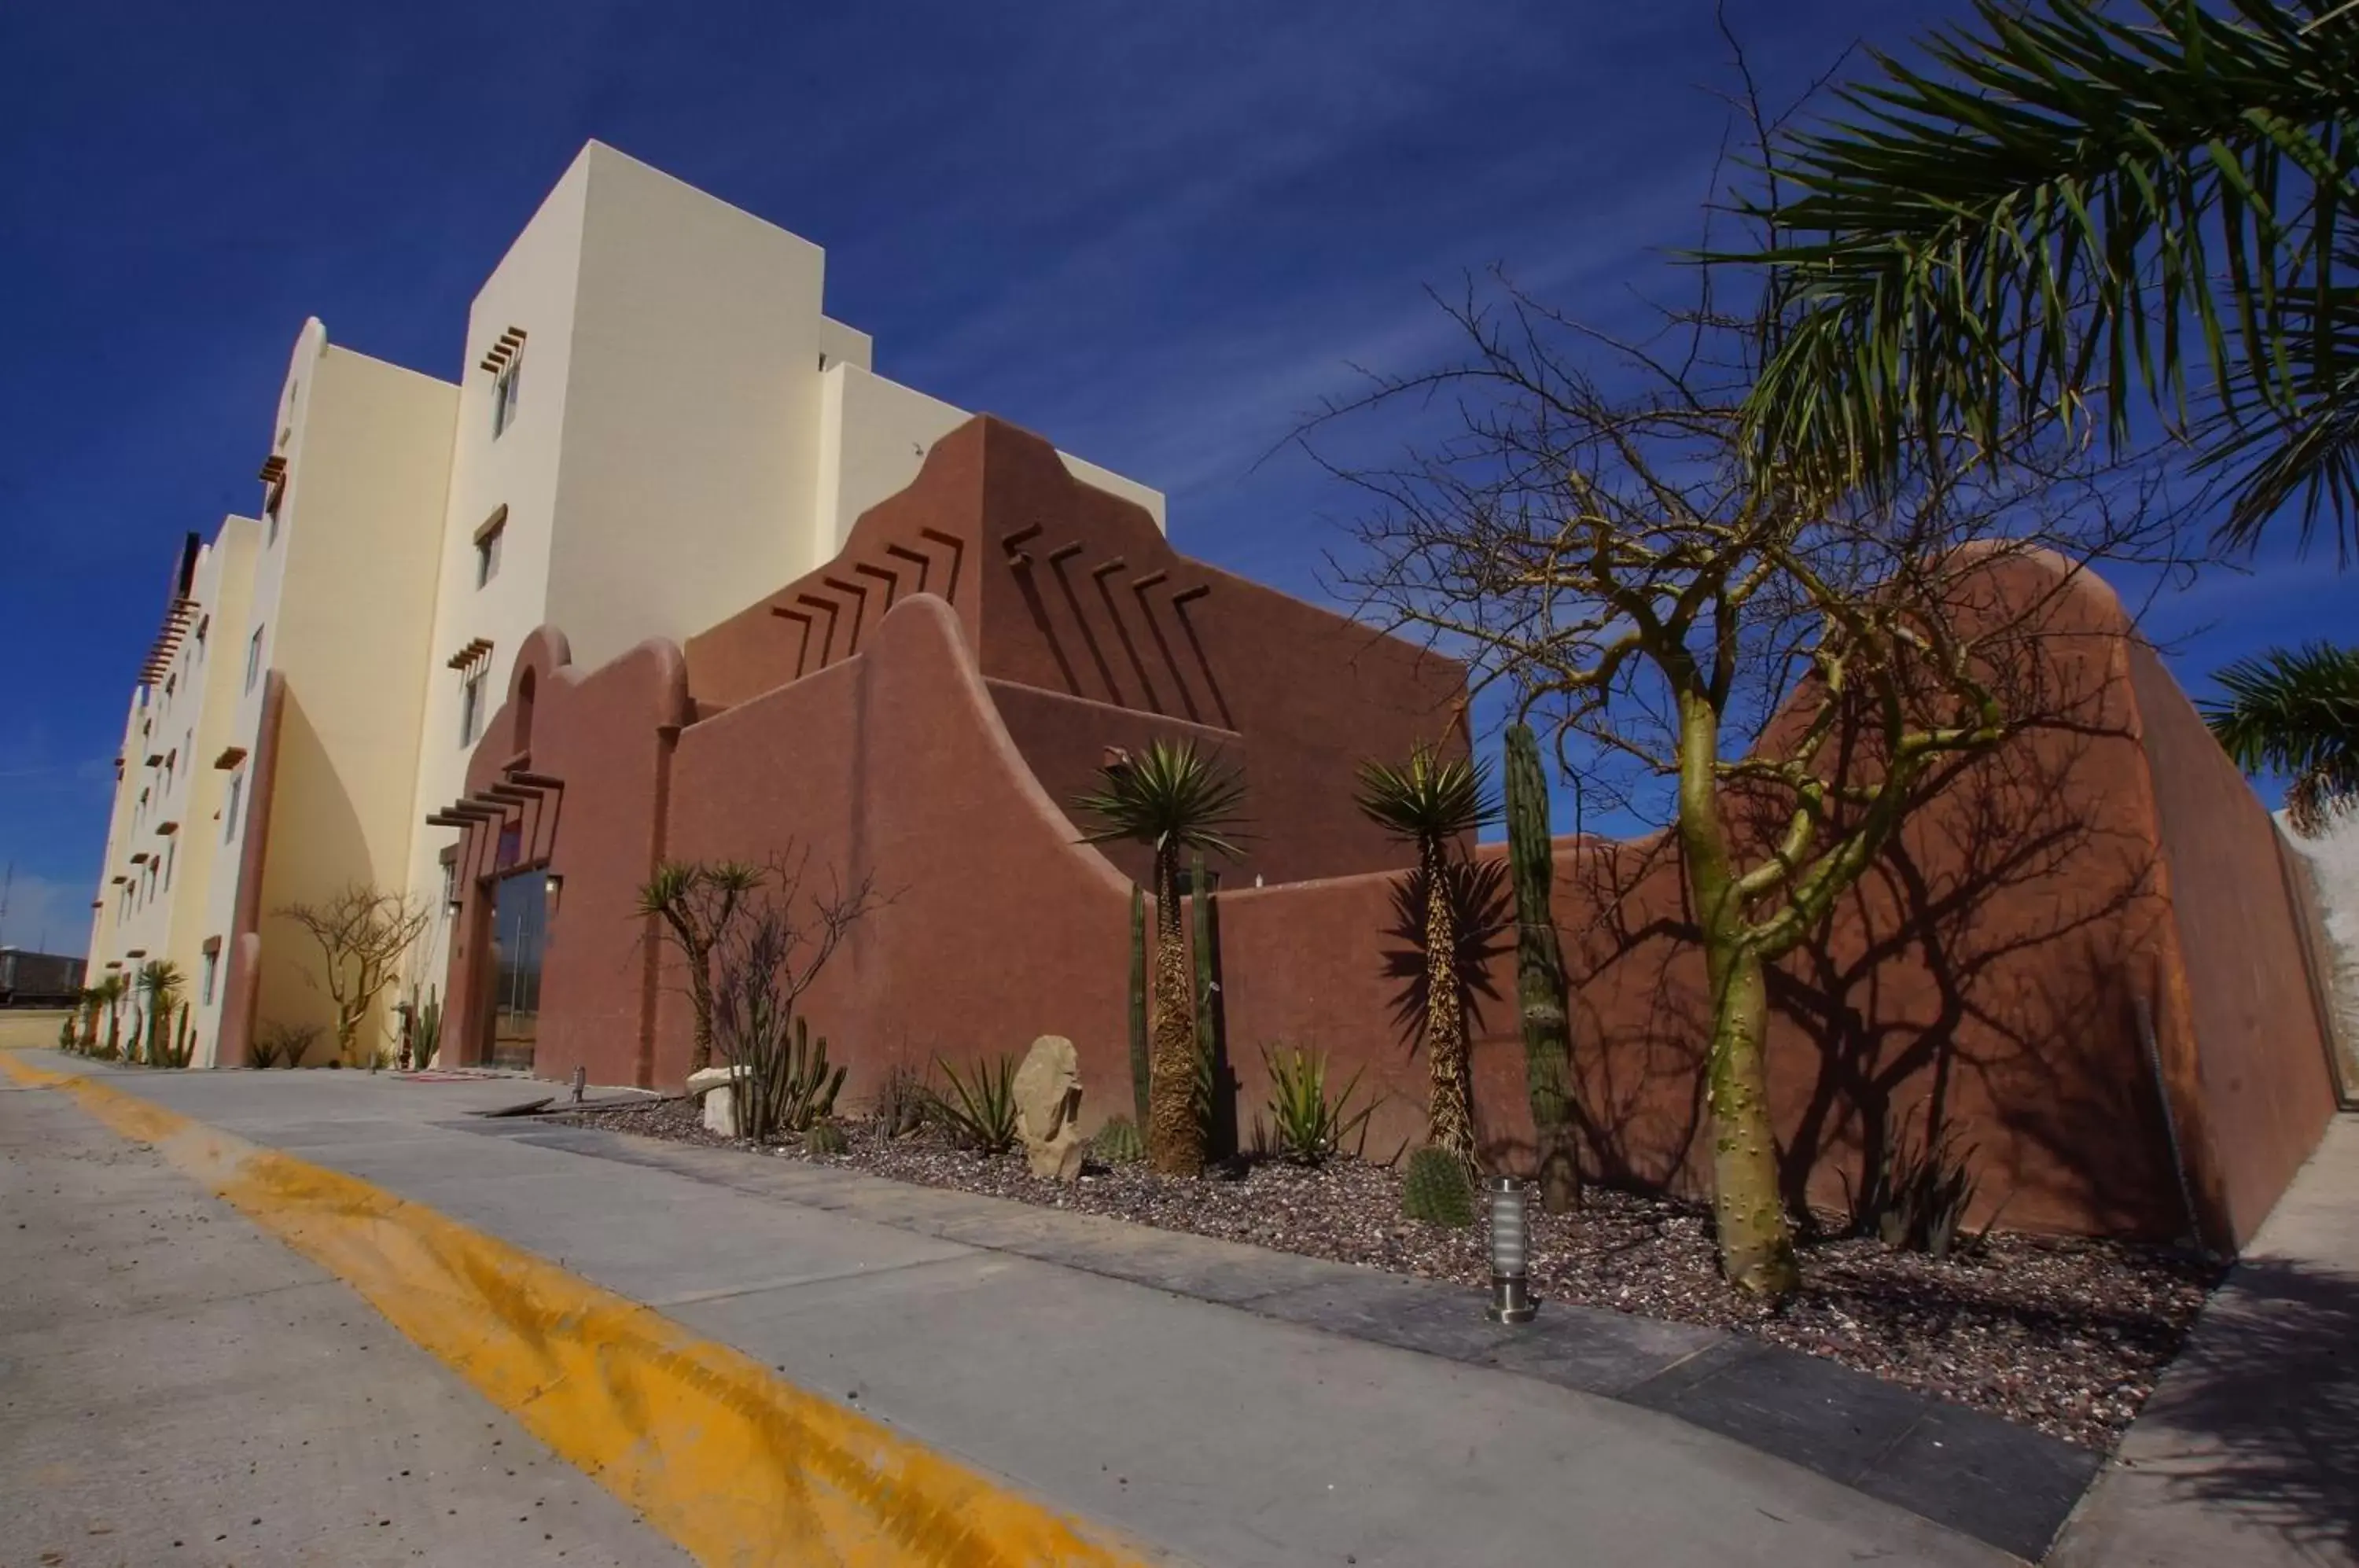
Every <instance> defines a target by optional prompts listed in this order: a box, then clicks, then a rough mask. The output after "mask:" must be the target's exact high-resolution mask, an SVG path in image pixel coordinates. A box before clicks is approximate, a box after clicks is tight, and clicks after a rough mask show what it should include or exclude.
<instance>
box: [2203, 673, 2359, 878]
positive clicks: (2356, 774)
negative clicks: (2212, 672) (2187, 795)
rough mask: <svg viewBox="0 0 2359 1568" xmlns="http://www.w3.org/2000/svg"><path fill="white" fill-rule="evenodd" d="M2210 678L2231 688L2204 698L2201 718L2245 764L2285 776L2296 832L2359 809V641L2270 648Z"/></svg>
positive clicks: (2317, 829)
mask: <svg viewBox="0 0 2359 1568" xmlns="http://www.w3.org/2000/svg"><path fill="white" fill-rule="evenodd" d="M2213 679H2214V680H2216V681H2219V682H2220V687H2221V690H2222V691H2225V692H2226V693H2227V695H2226V696H2224V697H2221V698H2215V699H2212V700H2211V701H2208V702H2204V703H2203V704H2202V709H2203V722H2204V723H2205V724H2209V725H2210V726H2211V727H2212V737H2213V738H2214V739H2216V740H2217V741H2219V743H2220V745H2221V746H2222V747H2223V749H2224V750H2226V752H2227V753H2228V755H2229V757H2231V758H2233V759H2234V762H2235V764H2236V766H2237V767H2239V768H2243V769H2244V770H2245V772H2247V773H2281V774H2284V775H2286V776H2287V777H2288V779H2289V780H2290V782H2289V783H2288V786H2287V788H2286V819H2287V821H2288V822H2291V823H2292V824H2293V830H2294V832H2296V833H2300V834H2301V835H2302V836H2303V837H2305V838H2312V837H2315V836H2317V835H2318V834H2319V833H2322V832H2324V831H2325V829H2326V827H2327V824H2328V823H2329V822H2332V820H2333V819H2334V818H2335V817H2336V816H2338V815H2340V814H2341V813H2343V812H2345V811H2353V810H2354V809H2359V648H2337V647H2335V646H2334V645H2333V644H2332V643H2324V642H2313V643H2306V644H2304V645H2303V646H2302V647H2300V648H2270V649H2268V650H2267V652H2264V653H2259V654H2256V655H2254V656H2253V657H2252V658H2250V659H2238V660H2237V661H2236V662H2235V663H2234V664H2232V665H2230V666H2228V667H2227V668H2226V669H2225V670H2221V671H2220V672H2219V674H2218V675H2216V676H2214V677H2213Z"/></svg>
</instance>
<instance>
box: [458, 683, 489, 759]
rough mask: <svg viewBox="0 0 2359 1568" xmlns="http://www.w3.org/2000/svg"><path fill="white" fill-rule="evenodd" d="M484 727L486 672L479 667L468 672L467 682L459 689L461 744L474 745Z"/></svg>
mask: <svg viewBox="0 0 2359 1568" xmlns="http://www.w3.org/2000/svg"><path fill="white" fill-rule="evenodd" d="M483 728H484V672H483V670H482V669H481V668H480V667H479V668H477V669H474V670H469V671H468V672H467V681H466V684H465V685H463V686H462V687H461V688H460V689H459V744H460V745H461V746H473V745H474V744H475V736H476V735H480V734H481V733H483Z"/></svg>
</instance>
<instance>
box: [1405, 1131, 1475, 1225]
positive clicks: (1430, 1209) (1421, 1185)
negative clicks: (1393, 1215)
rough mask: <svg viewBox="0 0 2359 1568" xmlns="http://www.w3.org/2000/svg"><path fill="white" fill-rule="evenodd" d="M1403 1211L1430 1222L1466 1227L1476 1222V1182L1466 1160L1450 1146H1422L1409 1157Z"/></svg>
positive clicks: (1432, 1223) (1430, 1223)
mask: <svg viewBox="0 0 2359 1568" xmlns="http://www.w3.org/2000/svg"><path fill="white" fill-rule="evenodd" d="M1401 1213H1402V1214H1406V1215H1407V1216H1408V1217H1409V1218H1410V1219H1413V1220H1423V1221H1425V1222H1426V1223H1427V1224H1428V1225H1448V1226H1450V1227H1451V1228H1452V1229H1454V1230H1455V1229H1463V1228H1464V1227H1465V1226H1467V1225H1473V1223H1474V1183H1473V1181H1471V1180H1469V1179H1468V1177H1467V1174H1466V1162H1465V1161H1464V1160H1462V1159H1460V1158H1459V1157H1458V1156H1457V1155H1455V1154H1452V1153H1451V1152H1450V1150H1448V1149H1419V1150H1418V1151H1417V1152H1416V1153H1414V1154H1412V1155H1410V1156H1409V1157H1408V1172H1407V1174H1406V1176H1405V1177H1404V1179H1403V1181H1402V1182H1401Z"/></svg>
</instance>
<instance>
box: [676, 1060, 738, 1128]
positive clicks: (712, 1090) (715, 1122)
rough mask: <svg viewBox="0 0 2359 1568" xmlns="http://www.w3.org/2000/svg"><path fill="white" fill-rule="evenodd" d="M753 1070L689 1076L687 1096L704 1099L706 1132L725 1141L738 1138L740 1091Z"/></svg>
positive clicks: (731, 1069) (734, 1069)
mask: <svg viewBox="0 0 2359 1568" xmlns="http://www.w3.org/2000/svg"><path fill="white" fill-rule="evenodd" d="M753 1071H754V1070H753V1069H752V1068H750V1067H707V1068H705V1069H704V1070H703V1071H701V1072H698V1073H690V1074H689V1075H688V1092H689V1093H690V1094H701V1095H702V1096H703V1097H704V1130H705V1131H707V1132H717V1133H719V1134H720V1135H721V1136H722V1137H723V1138H735V1137H736V1136H737V1090H736V1087H735V1085H736V1083H737V1080H739V1079H740V1078H744V1077H745V1076H747V1075H748V1074H750V1073H752V1072H753Z"/></svg>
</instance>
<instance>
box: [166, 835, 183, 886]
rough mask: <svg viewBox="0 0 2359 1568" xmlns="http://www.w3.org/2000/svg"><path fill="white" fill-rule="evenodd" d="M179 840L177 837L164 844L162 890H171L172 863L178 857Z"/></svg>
mask: <svg viewBox="0 0 2359 1568" xmlns="http://www.w3.org/2000/svg"><path fill="white" fill-rule="evenodd" d="M179 851H180V841H179V839H177V838H175V839H171V840H169V841H168V842H167V843H166V844H165V845H164V891H166V892H167V893H168V892H170V891H171V890H172V863H173V862H174V861H176V860H178V859H179Z"/></svg>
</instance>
